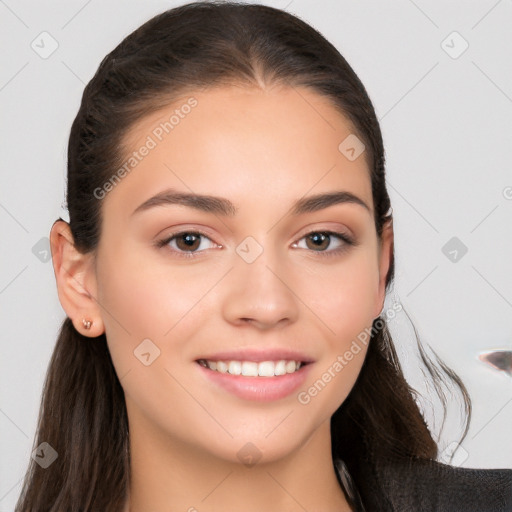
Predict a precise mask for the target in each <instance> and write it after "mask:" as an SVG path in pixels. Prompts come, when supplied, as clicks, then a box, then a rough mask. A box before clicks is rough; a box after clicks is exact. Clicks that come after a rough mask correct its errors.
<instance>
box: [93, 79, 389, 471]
mask: <svg viewBox="0 0 512 512" xmlns="http://www.w3.org/2000/svg"><path fill="white" fill-rule="evenodd" d="M191 97H193V98H195V101H192V100H190V101H189V103H188V105H191V107H190V108H186V107H183V105H185V104H187V100H189V98H191ZM176 110H177V111H178V114H176V112H175V111H176ZM173 114H176V115H175V116H174V118H173V119H172V120H171V124H172V128H170V125H169V124H168V125H165V124H163V126H165V127H166V128H167V131H166V130H165V129H164V128H162V125H161V124H160V123H165V122H169V119H170V118H171V116H172V115H173ZM353 133H354V130H353V128H352V127H351V125H350V124H349V123H348V121H347V120H346V119H345V118H344V117H343V116H342V115H341V114H340V113H339V112H338V111H337V110H335V109H334V107H332V106H331V105H330V104H329V103H328V101H327V100H326V99H324V98H323V97H321V96H319V95H317V94H316V93H314V92H312V91H310V90H308V89H305V88H303V89H292V88H280V89H279V88H275V89H272V90H267V91H265V92H263V91H261V90H252V89H246V88H235V87H223V88H217V89H212V90H210V91H207V92H205V91H203V92H198V93H193V94H190V95H188V96H184V97H183V100H182V101H178V102H176V103H174V104H173V105H172V106H169V108H166V109H165V110H161V111H159V112H157V113H153V114H151V115H150V116H149V117H147V118H145V119H144V120H143V121H141V122H139V123H138V124H137V125H136V126H134V127H133V128H132V130H131V131H130V133H129V134H128V137H127V138H126V148H127V149H128V150H129V151H128V152H129V154H130V155H132V156H133V152H134V151H135V152H137V155H138V156H135V158H136V159H137V163H136V164H135V165H132V166H130V167H127V169H128V168H130V171H129V172H126V173H121V175H122V174H124V176H122V179H121V180H117V181H116V182H115V186H114V185H112V186H111V187H109V186H107V187H106V188H107V189H109V192H108V194H106V195H105V197H104V198H102V199H101V201H102V203H101V205H102V206H101V207H102V215H103V219H102V232H101V240H100V243H99V246H98V249H97V252H96V258H95V274H94V287H95V293H96V297H97V299H98V303H99V304H101V310H100V311H101V316H102V320H103V322H104V326H105V332H106V336H107V340H108V347H109V349H110V352H111V356H112V360H113V363H114V366H115V369H116V372H117V374H118V376H119V378H120V381H121V385H122V386H123V389H124V392H125V398H126V403H127V409H128V414H129V421H130V428H131V429H132V428H135V427H138V428H140V429H142V428H144V429H146V431H147V432H149V431H151V432H153V433H154V434H158V435H160V436H162V439H164V438H165V439H167V440H169V442H174V443H177V444H179V445H180V446H182V447H183V446H187V447H190V448H191V449H196V450H201V451H203V452H204V453H205V454H206V455H211V456H215V457H220V458H222V459H225V460H231V461H235V462H236V461H237V460H239V458H240V453H243V452H240V449H241V448H242V447H244V446H246V447H247V446H249V445H247V443H252V445H254V446H255V447H257V449H258V450H259V452H258V453H259V454H262V456H263V457H264V458H265V460H268V461H269V460H274V459H277V458H279V457H282V456H284V455H285V454H286V453H290V452H292V451H293V450H295V449H296V448H297V447H298V446H300V445H302V444H304V443H305V442H306V441H307V440H308V439H309V438H310V437H311V436H312V435H313V433H314V432H316V431H317V429H319V427H320V426H321V425H323V426H324V427H325V426H326V425H328V423H329V422H328V420H329V418H330V417H331V416H332V414H333V413H334V411H335V410H336V409H337V408H338V407H339V406H340V405H341V403H342V402H343V401H344V399H345V398H346V396H347V395H348V393H349V392H350V390H351V388H352V387H353V385H354V382H355V380H356V378H357V376H358V374H359V371H360V369H361V366H362V364H363V361H364V356H365V354H366V346H365V345H364V344H362V343H359V351H357V353H356V350H354V349H353V347H354V340H357V339H358V335H360V333H361V332H364V330H365V328H366V329H370V328H371V326H372V321H373V320H374V319H375V318H376V317H377V316H378V315H379V314H380V312H381V310H382V306H383V300H384V279H385V274H386V272H387V268H388V267H387V264H388V261H387V260H386V255H387V253H388V252H389V251H388V250H387V249H386V250H383V251H381V250H380V249H381V247H380V246H379V240H378V238H377V236H376V232H375V226H374V220H373V209H374V205H373V203H372V194H371V182H370V178H369V171H368V167H367V163H366V160H365V154H364V153H363V154H362V155H361V156H359V157H358V158H356V159H353V158H352V159H349V158H347V156H346V153H343V152H342V151H340V149H339V148H338V146H339V145H340V143H341V142H342V141H343V140H344V139H346V137H347V136H349V135H350V134H353ZM148 137H149V138H148ZM142 146H145V147H146V148H149V149H148V150H147V151H145V150H140V148H141V147H142ZM143 153H144V155H143ZM127 159H128V156H127ZM132 164H134V161H132ZM112 183H114V181H112ZM166 191H167V193H168V195H167V199H165V198H162V196H161V195H162V194H163V193H164V192H166ZM171 192H172V193H174V194H176V193H181V194H195V195H205V196H210V197H215V198H222V199H216V200H213V201H211V202H208V201H206V200H203V201H198V202H196V203H195V205H196V207H194V206H193V204H194V203H193V202H191V201H189V202H188V203H187V202H181V203H176V202H175V201H172V200H170V199H172V197H171V195H170V194H171ZM335 192H345V193H348V194H352V195H353V196H355V197H356V198H358V200H359V201H360V202H358V201H357V200H355V199H354V200H353V201H348V202H347V201H341V202H340V201H338V202H332V201H331V202H329V203H326V202H323V203H322V202H321V201H317V202H316V203H311V204H310V205H309V206H310V207H309V208H302V209H299V208H298V207H296V202H297V201H299V200H300V201H304V200H307V199H308V198H311V197H312V196H315V195H319V194H333V193H335ZM157 195H160V198H159V199H153V200H152V201H150V202H149V203H147V201H148V200H149V199H150V198H153V197H154V196H157ZM175 197H176V196H174V198H175ZM228 201H229V203H228ZM144 204H145V206H141V205H144ZM315 204H316V207H315ZM365 205H366V206H365ZM296 210H300V211H296ZM387 247H389V246H387ZM351 347H352V349H351ZM347 351H348V352H350V351H351V353H352V357H351V358H350V359H349V358H348V357H345V355H346V354H347ZM340 358H341V359H342V360H343V361H344V362H343V363H342V362H341V359H340ZM205 359H206V360H209V361H210V362H213V363H214V364H213V365H211V366H212V367H214V368H215V366H216V368H217V369H211V368H209V367H208V368H207V367H205V366H203V365H202V364H201V363H200V362H198V361H200V360H205ZM219 361H224V362H225V363H226V365H227V366H228V373H222V372H221V371H219V370H223V369H224V366H223V365H222V363H219ZM230 361H233V362H230ZM242 361H245V362H246V363H248V364H243V363H242ZM264 361H274V362H277V361H285V363H279V362H277V364H274V365H272V364H268V363H264V364H260V363H261V362H264ZM289 361H300V362H302V363H308V364H302V365H301V366H300V367H299V369H298V371H297V370H296V371H293V369H294V368H295V369H296V368H297V365H295V366H294V365H293V363H289ZM287 362H288V363H287ZM336 362H338V364H336ZM240 366H242V369H243V370H244V372H245V373H249V375H251V374H253V372H261V373H265V372H266V371H269V372H272V373H274V372H277V373H278V374H279V373H282V372H283V371H287V372H291V373H286V374H285V375H278V376H274V377H272V376H259V375H258V376H246V375H239V376H235V375H231V374H230V373H229V372H231V371H233V373H238V371H240ZM340 366H341V368H340ZM283 368H284V370H283ZM326 372H327V373H330V378H328V377H326V376H325V374H326ZM319 380H320V381H321V384H319V383H318V381H319ZM315 383H316V387H315ZM313 388H314V389H316V392H315V391H314V390H313ZM283 418H286V419H284V420H283ZM270 433H272V434H271V435H270ZM246 449H247V448H246ZM251 449H255V448H251Z"/></svg>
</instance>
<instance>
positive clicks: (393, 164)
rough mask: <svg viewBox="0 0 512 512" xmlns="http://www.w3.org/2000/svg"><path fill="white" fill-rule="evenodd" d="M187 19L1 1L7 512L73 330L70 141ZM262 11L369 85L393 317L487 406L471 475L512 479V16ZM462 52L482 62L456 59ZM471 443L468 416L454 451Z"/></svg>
mask: <svg viewBox="0 0 512 512" xmlns="http://www.w3.org/2000/svg"><path fill="white" fill-rule="evenodd" d="M182 3H184V2H176V1H172V2H169V1H146V2H143V1H137V2H135V1H126V0H125V1H120V0H116V1H108V2H100V1H98V0H89V1H75V0H73V1H66V2H64V1H61V2H44V3H42V2H41V3H40V2H20V1H15V0H0V23H1V28H0V42H1V50H0V51H1V66H0V106H1V125H0V130H1V133H0V140H1V143H2V151H1V153H0V158H1V185H0V225H1V235H2V240H1V266H0V314H1V329H0V332H1V349H2V350H1V359H0V364H1V367H0V375H1V385H0V390H1V396H0V399H1V401H0V432H1V436H0V443H1V456H0V461H1V468H0V510H1V511H3V512H6V511H9V510H12V509H13V507H14V503H15V501H16V499H17V496H18V493H19V491H20V485H21V478H22V477H23V474H24V471H25V469H26V465H27V463H28V459H29V457H30V455H31V452H32V449H33V438H34V434H35V426H36V420H37V414H38V411H39V400H40V395H41V388H42V383H43V379H44V375H45V372H46V369H47V364H48V361H49V358H50V356H51V353H52V350H53V347H54V344H55V340H56V335H57V331H58V329H59V327H60V324H61V322H62V320H63V318H64V312H63V310H62V308H61V306H60V303H59V301H58V298H57V293H56V287H55V281H54V275H53V269H52V266H51V261H46V262H44V261H41V259H43V260H44V259H45V253H44V251H45V245H44V244H45V240H44V238H45V237H48V235H49V230H50V227H51V224H52V222H53V221H54V220H55V219H56V218H57V217H58V216H63V217H64V218H66V219H67V215H66V213H65V211H64V210H62V209H61V203H62V202H63V200H64V183H65V169H66V148H67V138H68V135H69V129H70V127H71V123H72V121H73V119H74V117H75V115H76V112H77V109H78V106H79V102H80V99H81V94H82V91H83V88H84V86H85V84H86V83H87V82H88V81H89V80H90V79H91V78H92V76H93V74H94V72H95V71H96V69H97V67H98V65H99V63H100V61H101V59H102V58H103V57H104V56H105V55H106V54H107V53H108V52H109V51H110V50H111V49H113V48H114V47H115V46H116V45H117V44H118V43H119V42H120V41H121V40H122V39H123V38H124V37H125V36H126V35H127V34H128V33H130V32H131V31H133V30H134V29H135V28H136V27H138V26H139V25H140V24H142V23H143V22H144V21H146V20H147V19H149V18H150V17H152V16H153V15H155V14H157V13H159V12H161V11H163V10H165V9H167V8H170V7H174V6H176V5H181V4H182ZM262 3H266V4H268V5H272V6H275V7H279V8H286V9H287V10H288V11H290V12H292V13H294V14H297V15H299V16H300V17H302V18H303V19H304V20H306V21H307V22H309V23H310V24H312V25H313V26H314V27H315V28H317V29H318V30H319V31H320V32H322V33H323V34H324V35H325V36H326V37H327V38H328V39H329V40H330V41H331V42H332V43H333V44H334V45H335V46H336V47H337V48H338V49H339V50H340V51H341V53H342V54H343V55H344V56H345V57H346V59H347V60H348V62H349V63H350V64H351V66H352V67H353V68H354V69H355V71H356V73H358V75H359V77H360V78H361V80H362V81H363V83H364V84H365V86H366V88H367V90H368V93H369V94H370V97H371V99H372V101H373V103H374V105H375V108H376V111H377V114H378V117H379V119H380V120H381V127H382V130H383V135H384V142H385V146H386V152H387V172H388V185H389V191H390V195H391V199H392V204H393V209H394V217H395V224H394V226H395V251H396V258H397V261H396V264H397V269H396V272H397V274H396V282H395V287H394V299H395V300H400V301H401V302H402V304H403V305H404V306H405V307H406V309H407V311H408V312H409V314H410V315H411V317H412V320H413V321H414V324H415V326H416V327H417V329H418V331H419V335H420V337H421V339H422V340H423V342H424V343H425V344H430V345H431V346H432V347H433V348H434V349H435V350H436V351H437V352H438V354H439V355H440V356H441V357H442V358H443V359H444V360H445V362H446V363H447V364H448V365H450V366H451V367H452V368H453V369H454V370H455V371H456V372H458V374H459V375H460V376H461V377H462V379H463V380H464V382H465V383H466V385H467V386H468V388H469V391H470V393H471V396H472V398H473V404H474V418H473V422H472V425H471V429H470V431H469V435H468V437H467V439H466V441H465V442H464V443H463V449H464V451H463V452H460V454H459V459H458V462H457V463H458V464H459V465H463V466H466V467H512V447H511V445H512V442H511V438H510V428H511V423H512V421H511V420H512V380H511V379H510V377H508V376H507V375H506V374H504V373H502V372H501V373H500V372H497V371H496V370H493V369H492V368H490V367H488V366H486V365H484V364H483V363H481V362H480V361H479V360H478V359H477V356H478V354H479V353H480V352H481V351H484V350H490V349H500V348H508V349H511V348H512V274H511V272H510V269H511V261H512V258H511V256H512V236H511V233H512V230H511V221H512V169H511V154H510V148H511V147H512V122H511V116H512V68H511V65H510V63H511V62H512V32H511V31H510V26H511V24H512V2H511V1H510V0H501V1H496V0H489V1H484V0H481V1H471V2H468V1H451V2H449V3H447V2H443V1H440V0H437V1H435V2H434V1H430V2H427V1H424V0H423V1H421V0H416V1H414V2H413V1H412V0H409V1H406V0H401V1H393V2H379V1H377V0H373V1H369V0H365V1H359V0H358V1H355V0H353V1H335V0H323V1H314V2H313V1H307V0H292V1H291V2H290V0H282V1H281V0H275V1H268V2H262ZM384 4H385V5H384ZM43 31H46V32H48V33H49V34H51V36H52V37H53V38H54V39H55V40H56V41H57V42H58V48H57V50H56V51H55V52H54V53H53V54H52V55H50V56H49V57H48V58H46V59H43V58H41V56H40V55H39V54H38V53H36V52H35V51H34V50H33V49H32V47H31V44H32V42H33V41H35V43H34V44H39V47H42V43H41V42H40V41H41V37H48V36H40V34H41V32H43ZM454 31H456V32H458V33H459V34H460V36H461V37H462V38H463V39H461V37H459V36H457V35H453V34H452V33H453V32H454ZM463 40H465V41H466V42H467V44H469V46H468V48H467V49H466V51H464V52H463V53H462V54H461V55H457V54H458V53H459V52H460V51H461V50H462V49H463V47H464V41H463ZM45 41H46V43H45V48H46V49H48V48H49V47H50V46H49V39H46V40H45ZM443 41H445V42H444V43H443ZM40 51H42V50H40ZM450 54H451V55H450ZM455 57H456V58H455ZM452 237H457V238H458V239H459V240H460V241H461V242H462V243H464V244H465V245H466V246H467V248H468V252H467V253H466V254H465V255H464V256H463V257H462V258H460V259H458V261H456V262H454V261H451V260H450V259H449V258H448V257H447V256H445V254H444V253H443V252H442V248H443V246H444V245H445V244H446V243H447V242H448V241H449V240H450V239H451V238H452ZM41 239H43V241H42V242H41V241H40V240H41ZM38 244H42V245H38ZM34 246H35V249H34V250H33V248H34ZM35 253H36V254H35ZM459 254H460V253H459ZM391 329H392V332H393V334H394V335H395V337H396V342H397V345H398V349H399V351H400V354H401V357H402V359H403V361H404V364H405V370H406V374H407V375H408V377H409V378H410V380H411V382H415V383H421V381H422V379H423V376H422V373H421V371H420V369H419V367H418V362H417V359H415V358H414V357H412V356H410V354H413V352H414V350H413V348H411V347H414V346H415V340H414V338H413V331H412V328H411V327H410V326H408V324H407V322H406V321H405V315H404V314H403V313H402V314H401V315H399V316H398V317H397V318H396V319H395V321H394V322H392V325H391ZM424 407H425V411H426V412H425V414H426V415H427V417H428V421H429V423H431V425H432V426H434V427H435V428H438V426H439V425H438V424H437V423H438V422H437V420H436V422H434V420H433V416H432V414H433V413H432V414H430V413H429V412H428V410H427V409H428V407H427V406H424ZM435 407H436V406H435V404H434V409H435ZM458 434H459V424H458V420H457V418H456V415H455V416H453V417H452V418H451V419H450V420H449V422H448V426H447V428H446V429H445V433H444V434H443V436H442V438H441V439H440V445H441V448H443V447H445V446H448V445H449V444H450V443H452V442H453V441H454V440H456V439H458ZM456 461H457V459H456Z"/></svg>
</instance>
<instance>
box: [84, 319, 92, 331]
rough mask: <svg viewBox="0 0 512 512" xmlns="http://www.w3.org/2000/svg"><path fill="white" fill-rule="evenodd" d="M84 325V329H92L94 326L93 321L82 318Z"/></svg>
mask: <svg viewBox="0 0 512 512" xmlns="http://www.w3.org/2000/svg"><path fill="white" fill-rule="evenodd" d="M82 324H83V326H84V329H90V328H91V325H92V321H91V320H86V319H85V318H82Z"/></svg>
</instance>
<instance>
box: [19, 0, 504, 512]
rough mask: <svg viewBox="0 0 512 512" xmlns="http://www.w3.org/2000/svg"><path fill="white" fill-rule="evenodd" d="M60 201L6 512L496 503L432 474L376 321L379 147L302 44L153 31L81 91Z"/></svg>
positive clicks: (295, 39)
mask: <svg viewBox="0 0 512 512" xmlns="http://www.w3.org/2000/svg"><path fill="white" fill-rule="evenodd" d="M67 187H68V188H67V205H68V209H69V215H70V222H69V224H68V223H66V222H64V221H63V220H62V219H59V220H57V221H56V222H55V223H54V225H53V227H52V229H51V246H52V256H53V264H54V270H55V275H56V280H57V287H58V293H59V299H60V302H61V304H62V306H63V308H64V310H65V312H66V314H67V317H66V319H65V321H64V323H63V325H62V329H61V332H60V335H59V338H58V340H57V345H56V347H55V351H54V354H53V357H52V360H51V362H50V367H49V369H48V375H47V380H46V383H45V388H44V395H43V401H42V407H41V412H40V418H39V424H38V434H37V440H36V443H35V447H36V448H37V449H38V450H39V451H38V452H37V456H38V457H40V458H41V460H40V461H38V460H33V461H31V466H30V468H29V471H28V472H27V476H26V480H25V485H24V488H23V492H22V495H21V496H20V499H19V502H18V504H17V508H16V510H17V512H28V511H38V512H41V511H102V512H104V511H108V512H111V511H112V512H114V511H131V512H149V511H153V512H163V511H169V510H172V511H179V510H182V511H232V510H244V511H245V512H257V511H263V510H264V511H284V510H288V511H299V510H300V511H304V510H307V511H340V512H341V511H349V510H358V511H362V510H366V511H380V510H382V511H402V510H403V511H417V510H425V511H427V510H428V511H430V510H449V511H456V510H464V511H465V512H467V511H471V510H473V511H476V510H478V511H504V510H512V470H508V469H503V470H499V469H496V470H478V469H468V468H464V469H463V468H455V467H451V466H448V465H445V464H441V463H440V462H436V457H437V455H438V450H437V446H436V443H435V441H434V440H433V438H432V436H431V433H430V432H429V429H428V428H427V425H426V422H425V421H424V418H423V417H422V414H421V412H420V410H419V408H418V405H417V403H416V400H415V394H414V391H413V390H412V389H411V388H410V387H409V385H408V383H407V382H406V380H405V379H404V376H403V374H402V371H401V367H400V364H399V361H398V359H397V356H396V353H395V350H394V347H393V343H392V340H391V337H390V335H389V331H388V328H387V325H386V318H387V313H388V312H387V311H385V310H384V300H385V297H386V290H387V289H388V288H389V286H390V283H391V282H392V280H393V275H394V264H393V227H392V215H391V205H390V200H389V196H388V193H387V191H386V185H385V172H384V149H383V142H382V137H381V132H380V129H379V125H378V122H377V119H376V116H375V112H374V109H373V106H372V103H371V101H370V99H369V98H368V95H367V93H366V91H365V89H364V87H363V85H362V84H361V82H360V81H359V79H358V77H357V76H356V75H355V73H354V71H353V70H352V69H351V68H350V66H349V65H348V64H347V62H346V61H345V60H344V58H343V57H342V56H341V55H340V54H339V53H338V51H337V50H336V49H335V48H334V47H333V46H332V45H331V44H330V43H329V42H327V41H326V40H325V39H324V38H323V37H322V36H321V35H320V34H319V33H318V32H317V31H316V30H314V29H313V28H312V27H310V26H309V25H307V24H306V23H304V22H303V21H301V20H300V19H298V18H297V17H294V16H292V15H291V14H288V13H286V12H284V11H281V10H278V9H274V8H271V7H265V6H262V5H244V4H236V3H230V2H224V3H215V2H201V3H192V4H187V5H184V6H182V7H179V8H175V9H171V10H169V11H167V12H164V13H162V14H160V15H158V16H156V17H154V18H153V19H151V20H149V21H148V22H147V23H145V24H144V25H142V26H141V27H140V28H138V29H137V30H136V31H134V32H133V33H132V34H130V35H129V36H128V37H126V38H125V40H124V41H122V42H121V44H119V46H118V47H117V48H116V49H115V50H113V51H112V52H111V53H110V54H109V55H107V56H106V57H105V59H104V60H103V61H102V63H101V65H100V67H99V69H98V71H97V73H96V75H95V76H94V78H93V79H92V80H91V81H90V83H89V84H88V85H87V86H86V88H85V91H84V94H83V98H82V103H81V106H80V109H79V112H78V114H77V116H76V119H75V121H74V123H73V126H72V129H71V135H70V139H69V152H68V182H67ZM433 373H434V374H435V372H433ZM447 374H448V376H449V377H450V378H451V379H453V381H454V382H455V384H456V385H457V386H459V388H460V390H461V391H462V394H463V396H464V398H465V399H466V405H467V406H468V411H469V410H470V409H469V401H468V397H467V393H466V390H465V388H464V386H463V385H462V383H461V382H460V381H459V380H458V379H457V378H456V376H455V375H454V374H453V373H450V372H449V371H448V370H447ZM434 378H438V377H435V376H434ZM466 431H467V426H466Z"/></svg>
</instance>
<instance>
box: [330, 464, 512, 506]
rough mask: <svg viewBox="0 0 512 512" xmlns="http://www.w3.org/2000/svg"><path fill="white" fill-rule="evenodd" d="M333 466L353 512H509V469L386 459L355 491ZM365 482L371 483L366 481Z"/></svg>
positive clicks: (511, 494)
mask: <svg viewBox="0 0 512 512" xmlns="http://www.w3.org/2000/svg"><path fill="white" fill-rule="evenodd" d="M335 467H336V469H337V471H338V475H339V478H340V481H341V484H342V487H343V490H344V492H345V495H346V496H347V499H348V500H349V503H350V504H351V505H352V508H353V510H354V511H356V512H512V469H473V468H462V467H454V466H449V465H447V464H442V463H441V462H436V461H427V460H415V461H411V462H410V463H409V464H405V463H400V464H398V463H389V464H388V465H386V466H385V467H383V468H380V470H379V472H378V476H375V475H374V476H375V479H374V480H373V482H374V483H375V482H378V485H379V486H380V490H378V489H372V488H371V487H365V483H364V482H360V485H359V487H360V488H359V489H358V488H357V487H356V485H355V482H354V481H353V479H352V478H351V476H350V474H349V472H348V470H347V467H346V466H345V464H344V463H343V462H342V461H340V460H339V461H336V463H335ZM369 481H372V480H371V479H369Z"/></svg>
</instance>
